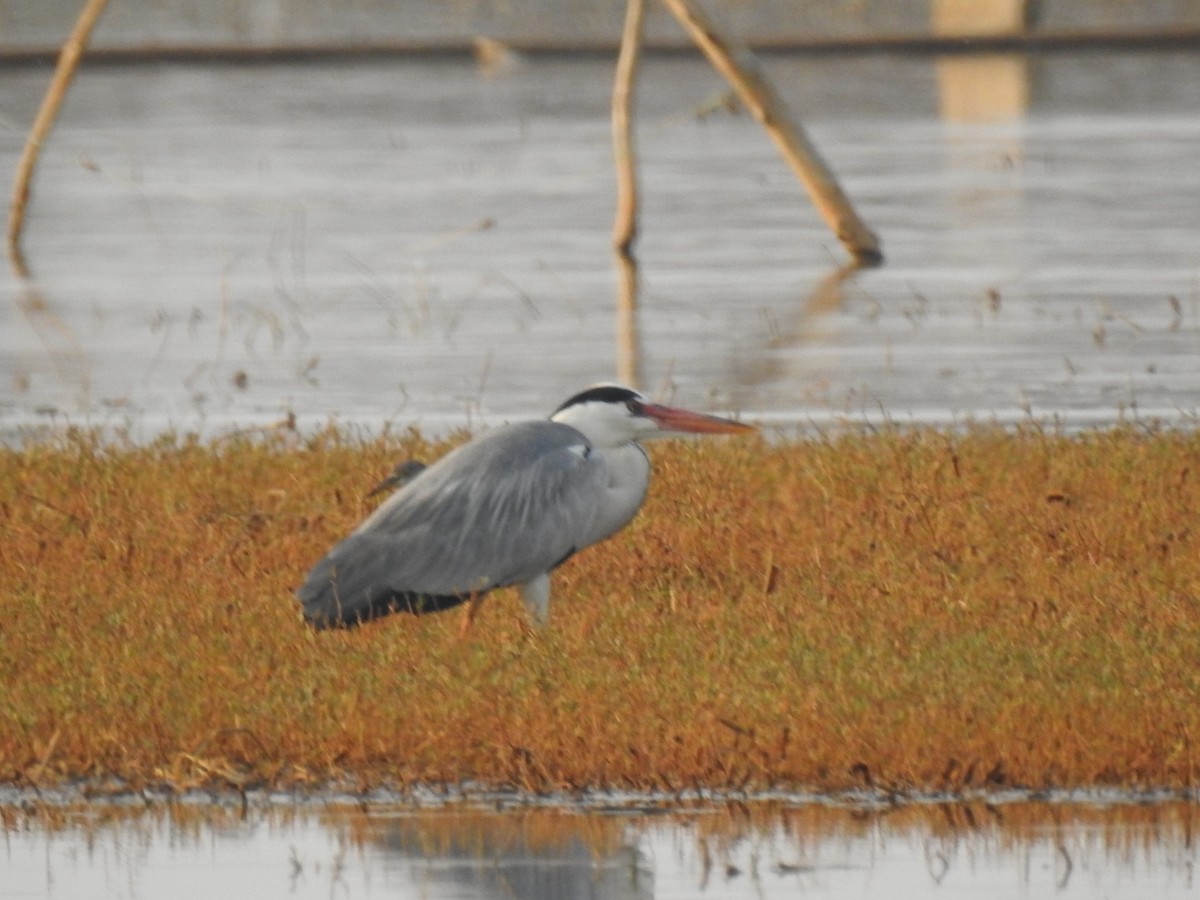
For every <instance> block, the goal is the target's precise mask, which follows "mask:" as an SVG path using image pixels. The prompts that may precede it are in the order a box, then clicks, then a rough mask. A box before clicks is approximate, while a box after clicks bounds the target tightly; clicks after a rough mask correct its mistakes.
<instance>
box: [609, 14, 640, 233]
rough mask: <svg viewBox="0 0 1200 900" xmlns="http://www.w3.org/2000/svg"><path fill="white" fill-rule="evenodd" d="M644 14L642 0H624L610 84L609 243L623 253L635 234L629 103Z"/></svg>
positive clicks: (635, 190) (635, 196) (634, 172)
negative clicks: (612, 211)
mask: <svg viewBox="0 0 1200 900" xmlns="http://www.w3.org/2000/svg"><path fill="white" fill-rule="evenodd" d="M645 17H646V3H645V0H628V3H627V5H626V7H625V28H624V30H623V31H622V33H621V52H620V54H619V55H618V56H617V74H616V82H615V84H614V85H613V97H612V129H613V158H614V161H615V162H616V166H617V214H616V219H615V221H614V222H613V246H614V247H616V249H617V252H618V253H623V254H628V253H629V252H630V250H631V249H632V247H633V241H634V238H636V237H637V206H638V185H637V158H636V155H635V153H634V148H633V120H632V117H631V115H630V109H631V107H632V106H633V96H634V84H635V81H636V79H637V67H638V53H639V50H640V47H641V43H642V23H643V21H644V20H645Z"/></svg>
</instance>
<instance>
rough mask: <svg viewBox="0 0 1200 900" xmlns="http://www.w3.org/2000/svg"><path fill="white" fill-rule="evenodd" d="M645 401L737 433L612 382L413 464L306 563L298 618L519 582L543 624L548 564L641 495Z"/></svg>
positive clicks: (372, 611)
mask: <svg viewBox="0 0 1200 900" xmlns="http://www.w3.org/2000/svg"><path fill="white" fill-rule="evenodd" d="M589 397H591V398H593V399H590V400H589V399H588V398H589ZM580 398H584V399H582V400H581V399H580ZM631 404H632V405H631ZM635 409H636V410H637V412H636V413H634V410H635ZM647 410H650V411H658V410H664V411H666V412H665V413H663V415H664V416H665V415H666V413H671V414H677V415H680V416H690V417H692V418H691V419H687V420H686V421H687V423H688V424H690V425H691V426H692V430H709V431H718V430H724V431H733V430H748V429H747V428H746V426H741V425H737V424H736V423H731V422H727V421H726V420H723V419H715V418H712V417H708V416H699V415H697V414H694V413H686V414H685V413H683V412H682V411H677V410H670V409H669V408H667V407H656V406H653V405H652V404H649V403H646V402H645V401H644V398H641V397H640V395H638V394H636V393H634V392H633V391H630V390H629V389H627V388H617V387H612V386H603V387H598V388H593V389H590V391H585V392H584V393H582V394H579V395H577V396H576V397H575V398H572V400H570V401H568V402H567V403H566V404H564V406H563V407H561V408H560V409H559V411H558V412H557V413H555V415H554V417H552V419H551V420H548V421H547V420H542V421H534V422H521V423H518V424H513V425H506V426H502V427H500V428H496V429H493V430H492V431H489V432H487V433H485V434H483V435H482V436H480V437H478V438H476V439H474V440H472V441H470V442H468V443H466V444H464V445H463V446H461V447H459V448H457V449H456V450H453V451H452V452H450V453H448V454H447V455H446V456H444V457H442V458H441V459H440V460H438V461H437V462H436V463H434V464H432V465H430V466H429V467H428V468H425V469H423V470H420V471H418V472H417V474H415V475H413V476H412V477H411V480H409V481H408V482H407V483H405V484H404V485H403V486H402V487H401V488H400V489H399V490H397V491H396V492H395V493H394V494H392V495H391V496H390V497H389V498H388V499H387V500H386V501H384V503H383V504H382V505H381V506H380V507H379V508H378V509H376V510H375V512H374V513H372V514H371V515H370V516H369V517H368V518H367V519H366V520H365V521H364V522H363V523H362V524H361V525H360V526H359V527H358V528H357V529H356V530H355V531H354V532H353V533H352V534H350V535H349V536H348V537H346V538H345V539H344V540H342V541H341V542H340V543H338V544H337V545H336V546H335V547H334V548H333V549H332V550H330V551H329V553H328V554H327V555H326V556H325V557H324V558H323V559H322V560H321V561H320V562H318V563H317V565H316V566H314V567H313V569H312V571H311V572H310V573H309V575H308V578H307V580H306V581H305V583H304V585H303V587H301V588H300V590H299V591H298V592H297V593H298V596H299V598H300V601H301V603H302V605H303V608H304V614H305V616H306V618H307V619H308V620H309V621H310V622H311V623H313V624H314V625H316V626H317V627H338V626H349V625H355V624H358V623H360V622H364V621H367V620H369V619H373V618H377V617H378V616H381V615H385V614H387V613H390V612H395V611H408V612H413V613H423V612H436V611H440V610H443V609H448V608H450V607H453V606H457V605H458V604H460V603H463V602H465V601H467V600H470V599H472V598H475V597H479V596H482V595H483V594H485V593H487V592H488V591H490V590H493V589H495V588H499V587H505V586H508V585H517V586H519V587H520V588H521V592H522V595H523V597H524V599H525V602H526V605H527V606H528V607H529V610H530V613H531V615H532V616H533V618H534V619H535V621H537V622H539V623H540V622H544V621H545V619H546V617H547V613H548V609H549V600H550V575H549V573H550V572H551V571H552V570H553V569H555V568H557V567H558V566H559V565H561V564H562V563H563V562H565V561H566V560H567V559H568V558H570V557H571V556H572V555H573V554H574V553H576V552H578V551H579V550H582V549H583V548H584V547H587V546H589V545H591V544H594V543H597V542H598V541H602V540H604V539H605V538H606V537H609V536H610V535H612V534H614V533H615V532H617V531H619V530H620V529H621V528H623V527H624V526H625V525H627V524H628V523H629V521H630V520H631V519H632V518H633V517H634V516H635V515H636V514H637V511H638V509H639V508H640V507H641V505H642V501H643V500H644V499H645V496H646V488H647V486H648V484H649V481H650V461H649V459H648V458H647V457H646V453H645V451H644V450H643V449H642V447H641V446H640V445H639V444H638V442H637V439H638V438H639V437H645V436H647V434H648V433H649V432H646V431H645V429H644V428H643V427H642V426H641V425H638V426H636V427H631V426H628V425H626V424H625V423H626V422H628V421H630V420H631V418H633V417H634V416H638V417H641V418H648V416H649V413H648V412H646V411H647ZM683 421H684V420H683V419H680V420H679V423H680V425H681V427H682V423H683Z"/></svg>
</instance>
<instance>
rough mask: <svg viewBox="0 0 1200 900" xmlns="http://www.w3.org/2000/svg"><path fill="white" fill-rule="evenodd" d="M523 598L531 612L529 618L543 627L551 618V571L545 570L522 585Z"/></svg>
mask: <svg viewBox="0 0 1200 900" xmlns="http://www.w3.org/2000/svg"><path fill="white" fill-rule="evenodd" d="M521 599H522V600H524V601H525V609H526V610H528V612H529V620H530V621H531V622H532V623H533V624H534V625H536V626H537V627H538V628H541V627H542V626H543V625H545V624H546V622H547V621H548V620H549V618H550V573H549V572H543V573H542V574H541V575H539V576H538V577H537V578H534V579H533V580H532V581H527V582H525V583H524V584H523V585H521Z"/></svg>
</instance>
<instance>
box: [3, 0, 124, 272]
mask: <svg viewBox="0 0 1200 900" xmlns="http://www.w3.org/2000/svg"><path fill="white" fill-rule="evenodd" d="M107 4H108V0H87V2H86V3H85V4H84V7H83V9H82V10H81V11H80V13H79V18H78V20H76V22H75V27H74V28H73V29H72V30H71V34H70V35H69V36H68V37H67V40H66V41H65V42H64V43H63V46H62V50H61V51H59V54H58V64H57V65H56V66H55V68H54V77H53V78H51V79H50V86H49V87H48V88H47V89H46V96H45V97H44V98H43V99H42V105H41V107H40V108H39V109H38V113H37V117H36V118H35V119H34V120H33V127H32V128H31V129H30V131H29V138H28V139H27V140H26V142H25V150H24V152H22V154H21V159H20V162H18V163H17V172H16V177H15V178H14V180H13V192H12V206H11V207H9V211H8V254H9V257H10V258H12V259H14V260H21V258H22V257H21V228H22V226H23V225H24V224H25V207H26V205H27V204H28V203H29V185H30V182H31V181H32V180H33V170H34V167H35V166H36V165H37V159H38V154H39V153H40V152H41V149H42V144H43V143H44V142H45V140H46V136H47V135H48V134H49V133H50V128H51V126H53V125H54V119H55V118H56V117H57V116H58V109H59V107H60V106H62V102H63V98H64V97H65V96H66V93H67V87H68V86H69V85H70V84H71V78H72V77H73V76H74V75H75V69H76V68H77V67H78V66H79V59H80V57H82V56H83V49H84V47H86V46H87V42H88V38H89V37H90V36H91V33H92V28H93V27H94V26H95V24H96V20H97V19H99V18H100V14H101V13H102V12H104V7H105V6H106V5H107Z"/></svg>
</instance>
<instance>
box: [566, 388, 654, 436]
mask: <svg viewBox="0 0 1200 900" xmlns="http://www.w3.org/2000/svg"><path fill="white" fill-rule="evenodd" d="M618 391H620V395H618ZM597 393H599V392H597ZM648 406H651V404H650V402H649V401H648V400H647V399H646V398H645V397H643V396H642V395H641V394H639V393H637V392H635V391H630V390H628V389H623V388H622V389H617V388H613V390H612V391H611V392H610V395H609V396H598V397H597V398H596V399H592V400H582V401H577V402H572V403H570V404H569V405H568V406H564V407H563V408H561V409H560V410H559V411H558V412H556V413H555V414H554V415H553V416H551V417H550V418H551V420H552V421H555V422H561V423H562V424H564V425H570V426H571V427H572V428H576V429H578V430H579V431H581V432H583V434H584V436H585V437H587V438H588V440H590V441H591V442H592V443H593V444H597V445H599V446H617V445H620V444H626V443H628V442H629V441H637V440H642V439H643V438H647V437H651V436H653V435H656V434H658V433H659V427H658V423H657V422H655V420H654V419H652V418H651V417H650V416H648V415H645V414H644V412H643V411H642V410H643V409H645V408H646V407H648Z"/></svg>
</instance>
